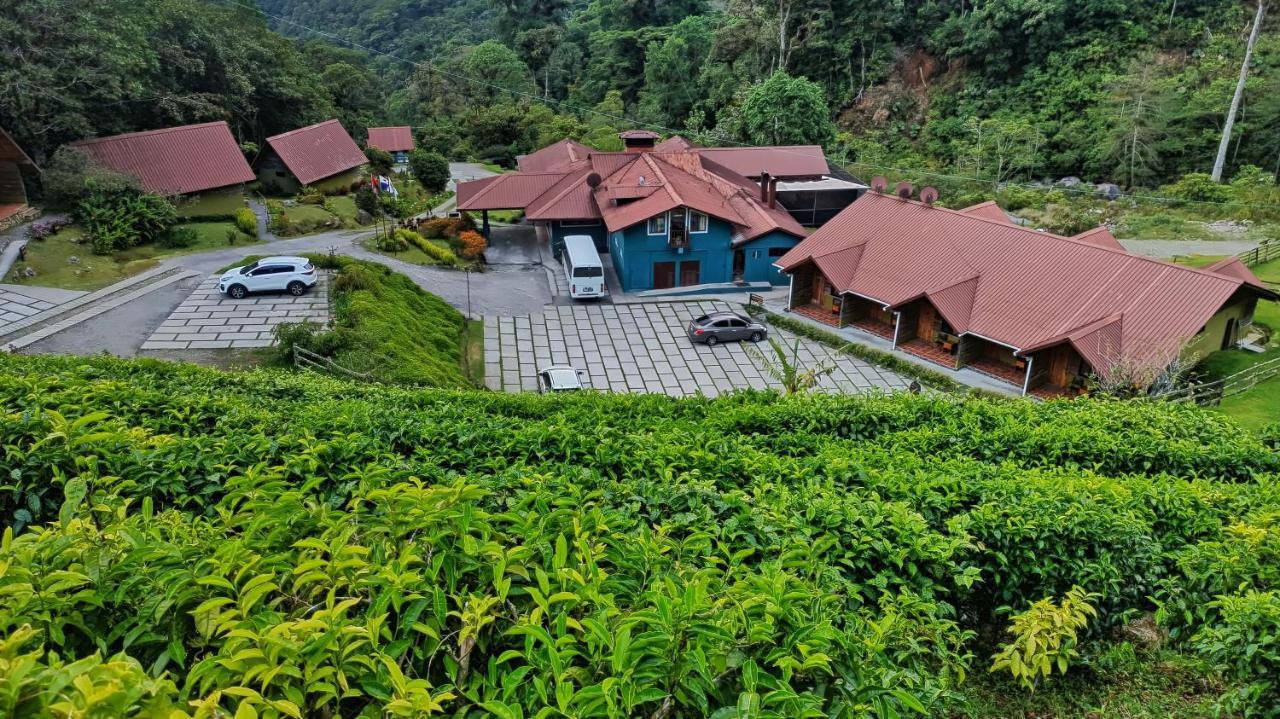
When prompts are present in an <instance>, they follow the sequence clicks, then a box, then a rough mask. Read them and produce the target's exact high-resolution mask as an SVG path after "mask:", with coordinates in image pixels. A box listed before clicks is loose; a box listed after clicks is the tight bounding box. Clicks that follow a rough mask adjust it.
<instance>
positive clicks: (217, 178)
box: [70, 121, 254, 204]
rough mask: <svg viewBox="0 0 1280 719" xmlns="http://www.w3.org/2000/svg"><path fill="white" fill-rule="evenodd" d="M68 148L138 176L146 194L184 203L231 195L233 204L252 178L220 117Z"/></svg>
mask: <svg viewBox="0 0 1280 719" xmlns="http://www.w3.org/2000/svg"><path fill="white" fill-rule="evenodd" d="M70 147H74V148H76V149H78V150H80V151H82V152H84V153H86V154H87V155H89V156H90V157H91V158H93V159H94V160H95V161H96V162H97V163H98V164H100V165H102V166H103V167H106V168H108V169H110V170H115V171H116V172H119V173H122V174H125V175H132V176H133V177H136V178H138V182H139V183H140V184H141V185H142V189H143V190H146V191H147V192H152V193H155V194H157V195H166V196H169V197H178V196H183V197H184V200H185V201H187V202H195V201H197V200H198V199H200V197H208V196H211V195H227V196H231V199H232V202H234V198H235V197H238V196H239V195H240V194H241V191H242V189H241V188H242V186H243V185H244V183H246V182H249V181H251V180H253V177H254V175H253V170H251V169H250V168H249V163H248V162H246V161H245V159H244V153H243V152H241V150H240V145H239V144H238V143H237V142H236V138H235V137H234V136H233V135H232V134H231V128H230V127H229V126H228V125H227V123H225V122H221V121H219V122H206V123H201V124H198V125H182V126H180V127H166V128H163V129H160V130H147V131H145V132H130V133H127V134H124V135H112V136H110V137H98V138H93V139H89V140H80V141H77V142H73V143H71V144H70ZM218 204H223V203H218Z"/></svg>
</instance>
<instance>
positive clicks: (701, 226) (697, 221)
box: [689, 210, 707, 232]
mask: <svg viewBox="0 0 1280 719" xmlns="http://www.w3.org/2000/svg"><path fill="white" fill-rule="evenodd" d="M689 231H690V232H706V231H707V216H706V215H704V214H702V213H701V212H694V211H693V210H689Z"/></svg>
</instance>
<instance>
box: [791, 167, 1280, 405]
mask: <svg viewBox="0 0 1280 719" xmlns="http://www.w3.org/2000/svg"><path fill="white" fill-rule="evenodd" d="M904 190H905V192H904V194H905V195H907V197H901V196H897V195H894V194H882V193H879V192H874V191H873V192H870V193H868V194H867V195H866V196H865V197H863V198H861V199H859V200H858V201H857V202H855V203H854V204H853V205H851V206H849V207H848V208H847V209H845V210H844V211H843V212H841V213H840V214H839V215H838V216H837V217H836V218H835V219H834V220H832V221H831V222H828V223H827V224H826V225H824V226H823V227H822V228H820V229H819V230H817V231H816V232H814V233H813V234H812V235H810V236H809V237H808V238H807V239H805V240H804V241H803V242H801V243H799V244H798V245H797V246H796V247H795V248H794V249H792V250H791V251H789V252H787V254H786V255H784V256H783V257H781V258H779V259H778V261H777V266H778V268H779V269H781V270H782V271H783V272H785V273H787V274H788V275H789V276H790V285H791V287H790V293H789V301H788V304H789V306H790V309H791V311H792V312H795V313H797V314H800V315H804V316H807V317H809V318H812V319H815V320H818V321H820V322H823V323H825V324H829V325H832V326H835V327H852V328H854V330H856V331H860V332H862V333H865V334H867V335H868V339H871V338H879V340H878V341H880V342H883V343H884V344H886V345H888V346H891V347H892V348H893V349H896V350H900V351H903V352H906V353H908V354H912V355H915V356H917V357H918V358H922V359H924V360H928V361H930V362H933V363H935V364H938V365H941V366H942V367H944V368H946V369H950V370H960V369H962V368H964V369H970V370H976V371H977V372H980V373H983V374H986V375H989V376H990V377H993V378H995V379H997V380H1000V381H1003V382H1006V383H1008V384H1009V385H1011V389H1012V390H1015V391H1017V392H1020V393H1022V394H1028V393H1030V394H1035V395H1038V396H1042V397H1048V396H1055V395H1063V394H1067V395H1070V394H1078V393H1080V392H1083V391H1085V389H1086V388H1087V384H1088V381H1089V380H1090V378H1094V377H1096V378H1102V379H1106V380H1109V381H1113V382H1118V383H1121V384H1136V385H1146V384H1149V383H1150V382H1151V381H1152V380H1154V379H1155V378H1156V376H1157V375H1158V374H1159V373H1160V372H1161V371H1163V370H1164V369H1165V368H1166V367H1168V366H1169V365H1170V364H1172V363H1173V362H1174V361H1175V360H1179V359H1181V360H1183V361H1191V362H1195V361H1199V360H1200V359H1203V358H1204V357H1205V356H1206V355H1208V354H1209V353H1212V352H1215V351H1217V350H1220V349H1226V348H1229V347H1233V346H1235V345H1236V343H1237V342H1238V341H1239V339H1240V338H1241V336H1242V332H1243V330H1244V329H1245V328H1246V327H1247V326H1248V325H1249V324H1250V323H1251V322H1252V319H1253V313H1254V308H1255V307H1256V305H1257V302H1258V300H1259V299H1266V300H1273V301H1274V300H1280V296H1277V294H1276V293H1275V292H1274V291H1273V290H1270V289H1268V288H1267V287H1266V286H1265V285H1263V284H1262V282H1261V281H1259V280H1258V278H1257V277H1255V276H1254V275H1253V273H1252V272H1250V271H1249V270H1248V268H1246V267H1245V266H1244V265H1243V264H1241V263H1240V262H1239V261H1225V262H1223V263H1219V264H1217V265H1211V266H1209V267H1207V268H1203V269H1197V268H1192V267H1186V266H1182V265H1174V264H1170V263H1167V262H1162V261H1159V260H1155V259H1152V258H1149V257H1144V256H1141V255H1136V254H1132V253H1130V252H1126V251H1125V250H1124V248H1123V247H1122V246H1121V245H1120V243H1119V242H1117V241H1116V239H1115V238H1114V237H1113V236H1112V235H1111V233H1110V232H1107V230H1106V229H1105V228H1098V229H1094V230H1090V231H1088V232H1084V233H1081V234H1080V235H1077V236H1075V237H1059V236H1057V235H1052V234H1048V233H1044V232H1039V231H1037V230H1034V229H1031V228H1026V227H1020V226H1018V225H1017V224H1015V223H1014V222H1013V221H1011V220H1010V218H1009V217H1008V216H1007V215H1006V214H1005V213H1004V212H1003V211H1002V210H1000V208H999V207H997V206H996V205H995V204H994V203H984V204H981V205H977V206H974V207H970V208H967V209H964V210H959V211H956V210H948V209H944V208H941V207H937V206H934V205H933V204H932V199H933V197H936V193H933V192H932V191H929V193H930V196H929V197H927V198H926V199H929V200H930V201H929V202H920V201H916V200H912V199H909V196H910V188H909V187H905V188H904ZM922 194H924V193H922ZM872 341H873V342H874V341H876V340H872Z"/></svg>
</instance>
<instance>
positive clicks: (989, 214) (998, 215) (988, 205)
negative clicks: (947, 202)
mask: <svg viewBox="0 0 1280 719" xmlns="http://www.w3.org/2000/svg"><path fill="white" fill-rule="evenodd" d="M960 212H962V213H964V214H966V215H973V216H974V217H985V218H987V219H988V220H996V221H998V222H1003V223H1005V224H1006V225H1014V224H1017V223H1015V222H1014V221H1013V220H1011V219H1009V216H1008V215H1006V214H1005V212H1004V210H1002V209H1000V205H997V204H996V203H995V200H991V201H988V202H979V203H978V204H976V205H971V206H969V207H966V208H964V209H963V210H960Z"/></svg>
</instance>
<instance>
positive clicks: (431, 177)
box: [409, 148, 449, 192]
mask: <svg viewBox="0 0 1280 719" xmlns="http://www.w3.org/2000/svg"><path fill="white" fill-rule="evenodd" d="M409 172H411V173H413V176H414V178H416V179H417V180H418V182H421V183H422V186H423V187H425V188H426V189H427V190H429V191H431V192H440V191H441V190H443V189H444V188H445V187H446V186H448V184H449V161H448V160H446V159H445V157H444V155H441V154H440V153H438V152H432V151H430V150H423V149H421V148H419V149H417V150H414V151H413V152H411V153H409Z"/></svg>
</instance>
